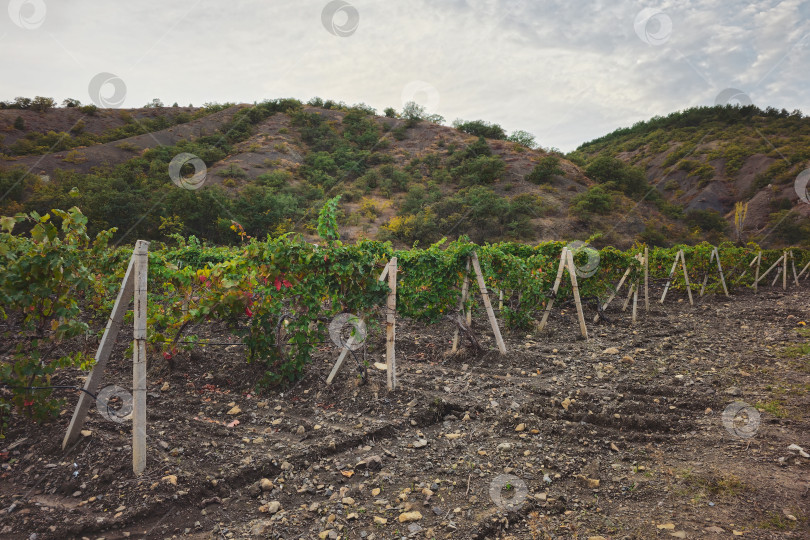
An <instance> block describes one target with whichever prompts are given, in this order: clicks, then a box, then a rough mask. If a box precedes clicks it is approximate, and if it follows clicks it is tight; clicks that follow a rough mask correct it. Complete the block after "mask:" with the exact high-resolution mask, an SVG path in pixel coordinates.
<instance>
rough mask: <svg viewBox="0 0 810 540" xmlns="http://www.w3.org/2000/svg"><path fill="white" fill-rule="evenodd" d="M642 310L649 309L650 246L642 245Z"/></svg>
mask: <svg viewBox="0 0 810 540" xmlns="http://www.w3.org/2000/svg"><path fill="white" fill-rule="evenodd" d="M644 311H650V248H649V247H647V246H644Z"/></svg>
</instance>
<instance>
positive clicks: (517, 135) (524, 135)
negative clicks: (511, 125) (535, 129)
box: [506, 129, 537, 148]
mask: <svg viewBox="0 0 810 540" xmlns="http://www.w3.org/2000/svg"><path fill="white" fill-rule="evenodd" d="M506 140H507V141H511V142H514V143H518V144H520V145H522V146H525V147H526V148H537V143H536V142H535V140H534V135H532V134H531V133H529V132H528V131H523V130H521V129H519V130H517V131H513V132H512V134H511V135H509V137H507V138H506Z"/></svg>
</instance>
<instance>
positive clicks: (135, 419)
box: [132, 240, 149, 476]
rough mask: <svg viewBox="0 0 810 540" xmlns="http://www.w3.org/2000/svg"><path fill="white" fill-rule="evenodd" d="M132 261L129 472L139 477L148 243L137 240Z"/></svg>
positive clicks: (142, 452) (142, 461)
mask: <svg viewBox="0 0 810 540" xmlns="http://www.w3.org/2000/svg"><path fill="white" fill-rule="evenodd" d="M132 258H133V259H134V260H135V265H134V270H135V291H134V293H135V306H134V311H135V313H134V317H133V321H134V325H133V340H134V343H133V348H132V470H133V471H134V472H135V475H136V476H140V475H141V474H143V472H144V471H145V470H146V302H147V298H146V284H147V277H148V271H149V242H146V241H144V240H138V242H137V243H136V244H135V250H134V251H133V252H132Z"/></svg>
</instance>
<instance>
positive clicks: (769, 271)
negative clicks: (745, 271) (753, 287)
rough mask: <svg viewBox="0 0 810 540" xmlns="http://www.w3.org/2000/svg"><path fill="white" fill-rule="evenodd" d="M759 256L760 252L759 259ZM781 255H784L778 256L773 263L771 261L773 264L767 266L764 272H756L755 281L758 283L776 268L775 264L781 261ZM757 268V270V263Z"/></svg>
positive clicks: (777, 264)
mask: <svg viewBox="0 0 810 540" xmlns="http://www.w3.org/2000/svg"><path fill="white" fill-rule="evenodd" d="M761 257H762V253H760V260H761ZM783 257H784V255H782V257H779V258H778V259H776V262H775V263H773V264H772V265H771V267H770V268H768V269H767V270H765V273H764V274H762V275H759V272H757V281H756V283H759V282H760V281H762V280H763V279H765V276H767V275H768V274H770V273H771V270H773V269H774V268H776V267H777V266H779V264H780V263H781V262H782V258H783ZM757 270H759V263H757Z"/></svg>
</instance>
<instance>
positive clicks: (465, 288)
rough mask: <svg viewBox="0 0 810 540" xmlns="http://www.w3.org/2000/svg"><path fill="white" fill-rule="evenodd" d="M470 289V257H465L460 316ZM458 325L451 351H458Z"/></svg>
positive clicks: (459, 303) (459, 308) (459, 301)
mask: <svg viewBox="0 0 810 540" xmlns="http://www.w3.org/2000/svg"><path fill="white" fill-rule="evenodd" d="M469 289H470V258H469V257H467V267H466V268H465V269H464V282H463V283H462V284H461V297H460V298H459V299H458V313H459V316H461V312H462V311H461V310H462V309H464V304H465V303H466V302H467V294H468V292H469ZM469 324H470V321H468V322H467V326H469ZM458 337H459V334H458V326H456V331H455V332H453V348H452V349H451V352H456V351H458Z"/></svg>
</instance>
